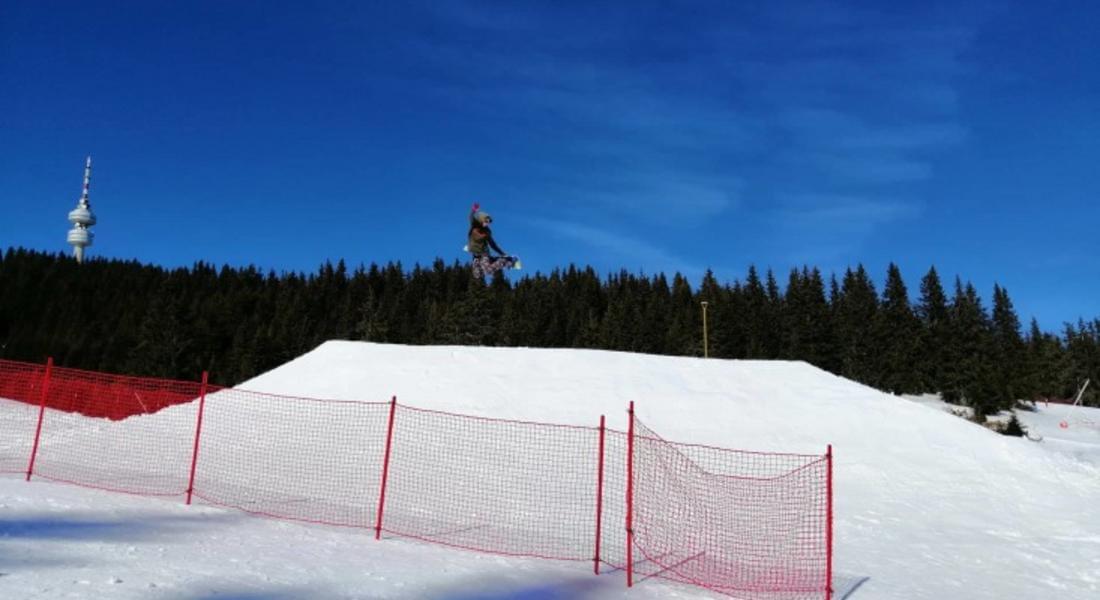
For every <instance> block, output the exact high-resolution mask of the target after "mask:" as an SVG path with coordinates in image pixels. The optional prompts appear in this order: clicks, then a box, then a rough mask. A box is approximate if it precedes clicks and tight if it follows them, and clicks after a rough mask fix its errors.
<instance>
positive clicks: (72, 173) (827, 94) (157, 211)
mask: <svg viewBox="0 0 1100 600" xmlns="http://www.w3.org/2000/svg"><path fill="white" fill-rule="evenodd" d="M306 4H307V3H301V4H299V5H290V4H287V5H285V6H283V5H280V4H279V3H276V2H243V1H242V2H237V1H235V2H211V3H201V2H197V1H187V2H133V3H122V2H117V3H95V2H90V3H89V2H82V3H76V2H22V1H14V2H13V1H11V0H8V1H6V2H4V3H3V4H2V5H0V247H7V246H13V245H14V246H24V247H30V248H36V249H41V250H51V251H59V250H67V249H68V247H67V246H66V245H65V233H66V231H67V229H68V223H67V222H66V221H65V216H66V214H67V212H68V211H69V210H71V209H72V208H73V207H74V206H75V204H76V200H77V197H78V196H79V192H80V184H81V177H82V167H83V160H84V156H85V155H87V154H91V155H92V156H93V161H94V172H93V179H92V206H93V209H94V211H95V212H96V214H97V216H98V217H99V220H100V223H99V225H97V226H96V227H95V229H94V231H95V233H96V242H95V245H94V246H93V247H92V248H91V249H90V250H89V253H90V254H91V255H94V256H107V257H117V258H124V259H131V258H132V259H137V260H140V261H143V262H151V263H157V264H162V265H166V266H180V265H184V266H186V265H190V264H192V263H193V262H194V261H197V260H204V261H208V262H212V263H215V264H218V265H220V264H226V263H227V264H231V265H246V264H256V265H259V266H260V267H262V268H264V269H275V270H276V271H281V270H305V271H311V270H314V269H315V268H316V267H317V266H318V265H319V264H320V263H322V262H323V261H325V260H327V259H328V260H332V261H336V260H338V259H340V258H343V259H345V260H346V261H347V262H348V264H349V265H352V266H354V265H357V264H359V263H368V264H369V263H370V262H387V261H390V260H400V261H402V262H403V263H405V264H409V265H411V264H412V263H414V262H420V263H429V262H430V261H432V260H433V259H434V258H435V257H443V258H444V259H446V260H447V261H448V262H449V261H451V260H456V259H462V260H464V259H465V256H464V255H463V253H462V251H461V247H462V245H463V243H464V241H465V234H466V213H467V211H468V210H469V206H470V204H471V203H472V202H474V201H478V202H480V203H481V204H482V205H483V207H484V208H485V209H487V210H488V211H490V212H491V213H492V214H493V215H494V218H495V223H494V230H495V232H496V235H497V238H498V241H499V242H500V244H501V245H502V246H503V247H504V249H505V250H507V251H509V252H511V253H513V254H517V255H519V256H521V257H522V258H523V259H524V262H525V266H526V267H527V269H529V270H530V271H535V270H538V271H543V272H546V271H549V270H551V269H553V268H554V267H557V266H562V265H568V264H569V263H571V262H573V263H579V264H591V265H593V266H595V267H596V268H597V269H599V270H600V271H601V272H604V273H606V272H609V271H617V270H619V269H622V268H625V269H627V270H630V271H633V272H644V273H647V274H652V273H655V272H658V271H665V272H672V271H681V272H683V273H685V274H687V275H688V276H689V277H691V278H692V279H694V280H697V279H698V277H699V276H701V274H702V273H703V271H704V270H705V269H707V268H711V269H713V270H714V271H715V274H716V275H717V276H718V278H719V279H720V280H723V281H732V280H733V279H735V278H743V277H744V275H745V273H746V270H747V268H748V266H749V265H750V264H755V265H756V266H757V267H758V268H759V269H762V270H763V269H766V268H769V267H770V268H772V269H774V270H775V272H776V273H777V275H778V277H779V279H780V280H781V281H783V280H785V279H786V273H787V272H788V271H789V270H790V269H791V268H792V267H799V266H801V265H803V264H808V265H812V266H814V265H816V266H818V267H820V268H821V269H822V270H823V271H824V272H825V273H829V272H838V273H840V272H843V270H844V269H845V268H846V267H847V266H849V265H856V264H858V263H862V264H864V265H865V266H866V267H867V268H868V270H869V271H870V272H871V273H872V274H873V275H874V276H875V278H876V281H878V282H879V283H880V284H881V281H882V279H883V278H884V276H885V272H886V266H887V264H888V263H889V262H890V261H894V262H896V263H897V264H898V265H899V266H900V267H901V270H902V273H903V275H904V276H905V279H906V282H907V283H908V284H909V286H910V291H911V293H913V294H914V295H915V294H916V292H917V288H918V285H919V280H920V277H921V276H922V275H923V274H924V273H925V272H926V271H927V270H928V268H929V266H931V265H935V266H936V268H937V269H938V270H939V272H940V274H941V276H943V277H944V279H945V281H947V282H951V281H953V279H954V277H955V276H956V275H960V276H962V277H963V278H964V279H969V280H971V281H973V283H974V284H975V285H976V286H977V287H978V289H979V291H980V293H981V295H982V296H983V298H984V299H985V300H986V303H987V305H988V303H989V301H990V300H991V297H992V286H993V284H994V283H999V284H1000V285H1002V286H1004V287H1006V288H1007V289H1008V291H1009V293H1010V295H1011V297H1012V298H1013V300H1014V302H1015V305H1016V308H1017V310H1018V312H1019V313H1020V316H1021V318H1022V320H1023V321H1024V322H1025V324H1026V322H1027V321H1028V320H1029V319H1030V318H1031V317H1032V316H1034V317H1036V318H1037V319H1038V320H1039V322H1040V324H1041V325H1042V326H1043V327H1044V329H1048V330H1054V329H1058V328H1060V325H1061V323H1062V322H1063V321H1076V320H1077V318H1078V317H1085V318H1094V317H1096V316H1098V315H1100V261H1098V260H1097V258H1096V257H1097V256H1098V255H1100V241H1098V240H1100V236H1098V234H1097V231H1098V229H1097V225H1098V224H1100V208H1097V202H1098V201H1100V178H1098V176H1097V175H1096V172H1097V170H1098V169H1097V167H1096V165H1097V164H1100V108H1098V107H1100V68H1097V66H1096V65H1100V41H1097V40H1098V36H1097V35H1096V34H1095V32H1096V31H1097V30H1100V7H1098V5H1096V4H1094V3H1088V2H1058V1H1054V2H1046V3H1018V4H1016V3H1003V2H996V3H994V2H989V3H960V2H945V3H937V2H892V3H883V2H858V3H847V2H817V1H810V2H797V3H787V2H758V3H755V2H754V3H748V2H713V3H712V2H705V3H668V2H643V1H631V2H622V3H609V2H607V3H605V2H595V3H594V2H522V3H508V2H491V3H490V2H465V1H445V2H424V3H419V2H395V3H388V4H384V3H375V2H323V3H316V4H318V6H306ZM309 4H312V3H309Z"/></svg>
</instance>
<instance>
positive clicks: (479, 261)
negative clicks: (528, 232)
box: [472, 254, 516, 277]
mask: <svg viewBox="0 0 1100 600" xmlns="http://www.w3.org/2000/svg"><path fill="white" fill-rule="evenodd" d="M472 264H473V267H474V277H485V276H487V275H488V276H491V275H492V274H493V273H496V272H497V271H500V270H503V269H510V268H512V267H513V266H514V265H515V264H516V259H515V258H513V257H511V256H497V257H492V256H489V255H488V254H482V255H480V256H475V257H474V259H473V263H472Z"/></svg>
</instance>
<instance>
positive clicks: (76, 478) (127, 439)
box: [0, 360, 832, 600]
mask: <svg viewBox="0 0 1100 600" xmlns="http://www.w3.org/2000/svg"><path fill="white" fill-rule="evenodd" d="M0 398H5V399H10V400H16V401H17V402H2V403H0V436H2V437H0V472H7V473H26V475H27V478H28V479H30V477H31V476H32V475H39V476H42V477H44V478H47V479H51V480H55V481H62V482H68V483H74V484H78V485H83V486H88V487H95V488H100V489H106V490H111V491H119V492H127V493H133V494H141V495H151V496H165V495H179V496H183V497H185V498H186V501H187V502H188V503H190V502H191V501H192V500H193V499H195V500H198V501H201V502H205V503H208V504H212V505H217V506H223V507H230V508H236V509H239V510H242V511H245V512H248V513H252V514H257V515H264V516H269V517H274V518H280V519H291V520H297V521H306V522H312V523H324V524H329V525H339V526H347V527H356V528H362V529H368V530H373V531H374V532H375V535H376V536H378V537H381V536H382V535H383V534H387V535H392V536H400V537H409V538H415V539H419V540H424V541H427V542H432V543H437V544H444V545H448V546H455V547H459V548H466V549H470V550H476V551H481V552H488V553H494V554H503V555H511V556H529V557H539V558H547V559H559V560H575V561H592V563H593V568H594V570H595V571H596V573H599V572H600V568H601V565H607V566H611V567H614V568H616V569H621V570H622V571H624V572H625V574H626V579H627V584H628V585H633V583H635V582H640V581H643V580H646V579H649V578H661V579H667V580H672V581H676V582H681V583H686V584H691V585H696V586H700V587H703V588H706V589H709V590H712V591H715V592H718V593H721V594H725V595H729V596H731V597H735V598H744V599H747V600H802V599H804V598H826V599H828V598H830V597H831V590H830V589H829V587H830V586H829V584H828V582H829V579H830V577H831V560H832V539H831V537H832V495H831V488H832V479H831V477H832V457H831V452H830V453H828V454H826V455H824V456H822V455H796V454H774V453H756V452H744V451H735V450H724V449H720V448H711V447H706V446H699V445H691V444H679V443H674V442H668V441H665V440H663V439H662V438H660V437H659V436H658V435H657V434H656V433H654V432H653V431H652V430H650V429H649V428H647V427H646V426H645V425H643V424H642V423H640V422H639V421H638V420H637V419H636V418H635V417H634V412H633V405H631V409H630V411H629V413H628V414H629V417H630V427H629V430H628V431H627V432H620V431H614V430H611V429H607V428H605V427H604V419H603V417H601V418H600V420H599V422H598V423H599V426H593V427H578V426H567V425H552V424H545V423H532V422H523V421H511V420H502V419H492V418H485V417H474V416H468V415H459V414H452V413H447V412H440V411H435V410H425V409H420V408H413V407H409V406H404V405H401V404H398V403H397V401H396V398H395V399H392V400H391V401H389V402H361V401H342V400H319V399H312V398H298V397H290V396H280V395H275V394H264V393H259V392H250V391H246V390H239V389H231V388H216V387H214V386H207V385H206V383H205V375H204V378H203V381H202V382H177V381H165V380H154V379H139V378H132V377H122V376H115V375H106V374H100V373H90V372H86V371H76V370H72V369H59V368H55V367H52V364H48V365H47V366H45V367H43V366H41V365H28V364H25V363H15V362H11V361H3V360H0ZM154 413H155V414H154ZM89 415H95V416H98V417H100V418H89Z"/></svg>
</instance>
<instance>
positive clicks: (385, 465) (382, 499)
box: [374, 396, 397, 540]
mask: <svg viewBox="0 0 1100 600" xmlns="http://www.w3.org/2000/svg"><path fill="white" fill-rule="evenodd" d="M396 410H397V396H394V397H393V398H391V399H390V424H389V426H388V427H387V428H386V457H385V458H384V459H382V487H381V489H379V491H378V516H377V517H376V518H375V520H374V539H376V540H380V539H382V511H383V509H384V508H385V506H386V481H387V480H388V479H389V476H390V445H391V444H392V442H393V413H394V412H396Z"/></svg>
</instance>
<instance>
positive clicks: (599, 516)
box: [593, 415, 604, 575]
mask: <svg viewBox="0 0 1100 600" xmlns="http://www.w3.org/2000/svg"><path fill="white" fill-rule="evenodd" d="M603 438H604V416H603V415H600V463H599V464H600V466H599V469H598V470H597V475H596V558H594V559H593V562H594V563H595V569H596V574H597V575H599V574H600V538H601V537H602V536H601V529H602V525H603Z"/></svg>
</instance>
